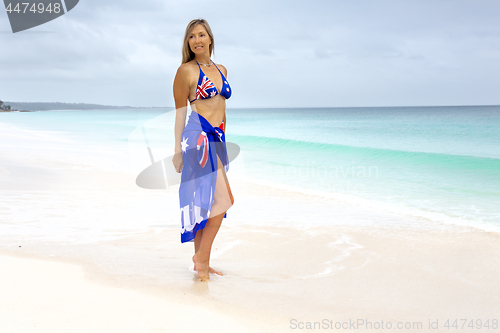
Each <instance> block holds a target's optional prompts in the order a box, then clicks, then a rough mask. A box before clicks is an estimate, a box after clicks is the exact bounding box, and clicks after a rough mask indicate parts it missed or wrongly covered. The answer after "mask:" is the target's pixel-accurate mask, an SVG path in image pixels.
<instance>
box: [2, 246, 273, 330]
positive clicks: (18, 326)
mask: <svg viewBox="0 0 500 333" xmlns="http://www.w3.org/2000/svg"><path fill="white" fill-rule="evenodd" d="M0 267H1V268H2V274H1V275H0V295H1V302H0V323H1V324H0V325H1V328H0V331H1V332H4V333H7V332H12V333H14V332H19V333H26V332H50V333H54V332H72V333H76V332H263V331H264V329H263V327H262V323H259V322H255V321H254V322H253V323H252V322H249V321H243V320H239V319H238V317H237V316H235V315H234V314H232V315H230V314H225V313H223V312H222V311H220V310H218V309H214V308H211V307H210V303H209V302H207V304H206V305H204V304H193V305H188V304H183V303H181V302H176V301H174V300H168V299H165V298H161V297H154V296H151V295H148V294H145V293H140V292H137V291H134V290H131V289H124V288H119V287H112V286H109V285H108V286H103V285H99V284H97V283H93V282H90V281H89V279H85V278H84V273H83V270H82V267H80V266H79V265H76V264H68V263H60V262H51V261H47V260H40V259H27V258H20V257H12V256H6V255H1V256H0Z"/></svg>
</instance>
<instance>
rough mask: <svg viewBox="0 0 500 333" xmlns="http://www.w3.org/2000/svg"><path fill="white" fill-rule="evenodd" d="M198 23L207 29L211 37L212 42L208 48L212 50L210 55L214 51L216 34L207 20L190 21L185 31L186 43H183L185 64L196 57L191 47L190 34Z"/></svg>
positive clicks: (183, 61)
mask: <svg viewBox="0 0 500 333" xmlns="http://www.w3.org/2000/svg"><path fill="white" fill-rule="evenodd" d="M198 24H201V25H202V26H203V27H204V28H205V30H206V31H207V33H208V36H209V37H210V40H211V42H212V43H211V44H210V46H209V47H208V50H209V52H210V56H212V53H214V44H215V41H214V34H213V33H212V29H210V26H209V25H208V22H207V21H205V20H204V19H195V20H192V21H191V22H189V24H188V25H187V27H186V32H185V33H184V44H183V45H182V63H183V64H185V63H186V62H189V61H191V60H193V59H194V53H193V51H191V48H190V47H189V35H190V34H191V31H192V30H193V28H194V27H196V26H197V25H198Z"/></svg>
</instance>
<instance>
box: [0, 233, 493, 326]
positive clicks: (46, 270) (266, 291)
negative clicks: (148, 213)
mask: <svg viewBox="0 0 500 333" xmlns="http://www.w3.org/2000/svg"><path fill="white" fill-rule="evenodd" d="M331 232H332V233H331V234H325V233H321V234H319V230H316V231H315V230H314V229H310V230H307V231H304V230H292V229H283V228H266V229H262V228H258V229H253V228H224V229H223V230H222V231H221V234H220V235H219V238H218V239H217V245H216V248H217V249H220V247H223V246H224V244H227V243H231V242H235V240H244V245H241V246H234V247H233V248H232V249H231V251H227V252H224V253H223V254H222V255H218V251H217V250H216V251H215V252H214V257H215V259H214V260H213V263H214V265H216V266H215V267H217V268H219V269H222V270H223V271H224V272H225V273H226V276H224V277H217V276H213V277H212V280H211V281H210V282H209V283H202V282H198V281H196V277H195V274H194V273H193V272H192V271H191V272H190V271H189V270H188V267H187V263H188V260H189V253H187V252H186V251H184V253H183V250H186V248H181V247H180V246H179V245H178V244H174V245H173V246H172V248H170V250H174V249H173V248H174V247H177V248H178V249H177V253H171V254H170V256H164V255H163V256H161V259H163V265H162V266H161V267H156V269H158V270H163V271H164V274H165V275H167V274H168V273H169V271H172V270H174V271H175V270H182V271H184V274H183V275H184V279H183V280H177V281H167V280H166V279H161V278H160V279H159V278H155V277H153V276H151V275H149V276H144V275H142V276H141V272H134V274H123V272H120V270H119V269H118V270H115V271H114V270H113V267H112V266H108V267H103V266H99V265H96V264H94V263H91V262H88V261H85V260H83V259H76V258H71V257H66V258H62V257H45V258H35V257H33V256H32V255H29V254H28V253H29V252H30V250H32V249H29V248H28V249H26V248H25V246H23V247H22V248H17V249H11V250H9V251H6V250H4V251H2V253H1V256H0V262H1V266H2V271H3V274H2V275H1V278H0V286H1V287H0V289H1V294H2V311H0V313H1V314H0V319H1V320H2V323H3V327H7V328H8V329H7V332H55V331H57V332H59V331H68V330H71V331H75V332H88V331H102V332H113V331H124V332H172V331H176V332H177V331H178V332H194V331H197V330H198V329H201V328H202V327H207V326H208V327H210V328H209V329H208V330H207V331H209V332H216V331H219V332H225V331H241V332H247V331H248V332H288V331H291V330H294V327H295V328H299V326H296V325H300V323H304V325H307V323H308V322H310V323H314V322H321V324H322V326H321V329H325V327H326V326H327V325H326V324H325V321H328V322H330V321H332V322H333V323H337V322H340V323H344V322H353V321H355V322H357V323H358V324H359V323H360V320H364V321H370V322H373V323H375V322H378V323H381V322H382V321H383V322H384V323H386V325H387V323H388V322H390V323H392V325H394V327H395V325H397V323H405V324H406V323H408V322H411V323H412V325H414V324H413V323H421V325H422V326H420V327H421V328H420V329H417V327H419V326H418V325H419V324H417V326H416V327H414V328H412V329H411V330H407V331H433V332H434V331H437V332H445V331H448V328H445V327H444V326H443V325H445V323H446V320H451V321H450V322H452V321H453V320H455V319H459V320H460V319H464V318H467V319H468V320H473V321H474V322H476V321H477V320H482V321H483V322H486V320H488V319H489V320H490V323H491V322H492V320H494V319H496V318H498V317H497V316H498V307H499V302H498V295H499V286H498V282H497V277H498V274H499V273H500V265H499V263H498V260H497V244H498V241H499V236H498V235H496V234H492V233H487V232H480V231H477V230H446V231H444V230H432V231H430V230H416V229H415V230H410V229H390V228H369V227H363V228H344V227H338V228H334V229H332V230H331ZM173 233H176V232H175V231H173V230H172V231H163V232H161V233H145V234H143V235H134V236H131V237H129V238H127V239H124V240H121V241H120V242H119V243H120V244H117V243H115V244H112V243H109V244H107V246H105V245H103V244H101V245H100V246H99V249H101V250H106V248H107V249H108V250H109V248H110V247H113V246H115V247H116V246H121V247H123V246H127V245H129V246H130V245H131V244H130V243H132V242H133V243H134V244H135V246H136V247H138V245H140V244H141V245H142V247H143V250H144V251H150V252H151V253H153V249H152V248H153V247H155V246H154V245H155V244H160V243H162V242H164V240H165V239H169V238H170V236H171V235H169V234H173ZM318 236H319V237H318ZM329 244H330V245H329ZM147 245H149V247H150V249H149V250H148V249H146V246H147ZM68 250H69V249H66V251H68ZM114 250H115V251H116V249H114ZM164 252H165V251H164ZM157 255H158V254H157ZM172 257H173V258H172ZM124 259H125V258H124ZM127 259H128V260H127V261H128V265H135V266H136V267H138V266H139V265H140V263H139V262H134V260H133V258H127ZM135 259H136V260H137V259H138V258H135ZM172 259H173V260H172ZM122 264H123V263H122ZM123 268H124V267H122V269H123ZM129 268H130V266H129ZM120 273H121V274H120ZM193 316H195V319H193ZM429 321H430V322H436V321H438V323H439V329H432V330H431V329H429V327H428V325H429ZM188 323H189V324H188ZM313 325H314V324H313ZM325 325H326V326H325ZM333 325H335V324H333ZM357 327H358V329H360V330H361V331H368V332H371V331H372V330H370V329H367V327H364V326H363V325H358V326H357ZM304 328H305V326H304ZM351 328H352V327H351ZM321 329H318V330H321ZM341 331H353V330H352V329H351V330H348V329H345V330H341ZM373 331H374V332H375V331H380V330H376V329H373ZM459 331H460V330H459ZM463 331H464V332H466V331H468V330H467V329H465V330H463ZM482 331H488V330H486V329H485V328H483V329H482ZM491 331H495V330H491Z"/></svg>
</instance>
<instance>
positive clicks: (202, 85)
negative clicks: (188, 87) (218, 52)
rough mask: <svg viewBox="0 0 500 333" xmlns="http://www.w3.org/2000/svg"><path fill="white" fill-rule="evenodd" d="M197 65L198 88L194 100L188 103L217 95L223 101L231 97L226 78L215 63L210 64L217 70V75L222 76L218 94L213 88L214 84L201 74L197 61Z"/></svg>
mask: <svg viewBox="0 0 500 333" xmlns="http://www.w3.org/2000/svg"><path fill="white" fill-rule="evenodd" d="M210 61H212V60H210ZM196 63H197V64H198V67H199V68H200V77H199V79H198V86H197V87H196V98H195V99H193V100H192V101H190V102H189V103H193V102H194V101H196V100H197V99H208V98H212V97H214V96H217V95H219V94H220V95H221V96H222V97H224V98H225V99H228V98H229V97H231V87H230V86H229V83H228V82H227V80H226V78H225V77H224V74H222V72H221V71H220V69H219V67H217V65H215V62H213V61H212V63H213V64H214V65H215V67H217V69H219V73H220V75H221V76H222V91H221V92H220V93H219V92H218V91H217V88H216V87H215V84H214V83H213V82H212V81H210V79H209V78H208V77H207V76H206V75H205V73H203V71H202V70H201V67H200V64H199V63H198V61H196Z"/></svg>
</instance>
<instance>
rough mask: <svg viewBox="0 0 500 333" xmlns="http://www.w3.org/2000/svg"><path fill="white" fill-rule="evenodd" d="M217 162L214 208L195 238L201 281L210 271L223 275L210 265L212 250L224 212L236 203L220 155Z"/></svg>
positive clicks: (196, 257)
mask: <svg viewBox="0 0 500 333" xmlns="http://www.w3.org/2000/svg"><path fill="white" fill-rule="evenodd" d="M217 162H218V166H219V168H218V169H217V182H216V185H215V191H214V202H213V204H212V210H211V211H210V216H211V217H210V218H209V219H208V220H207V223H206V225H205V228H203V229H202V230H198V232H197V233H196V237H195V239H194V246H195V255H194V256H193V262H194V264H195V268H194V269H195V270H196V271H198V278H199V280H200V281H208V280H209V275H208V273H209V272H210V273H215V274H219V275H222V273H221V272H218V271H216V270H214V269H212V268H210V267H209V262H210V252H211V250H212V244H213V241H214V239H215V236H216V235H217V232H218V231H219V228H220V225H221V224H222V219H223V218H224V213H225V212H226V211H227V210H228V209H229V207H231V206H232V205H233V203H234V198H233V194H232V193H231V188H230V187H229V182H228V181H227V176H226V173H225V170H224V167H223V165H222V162H221V161H220V158H219V157H218V156H217Z"/></svg>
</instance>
